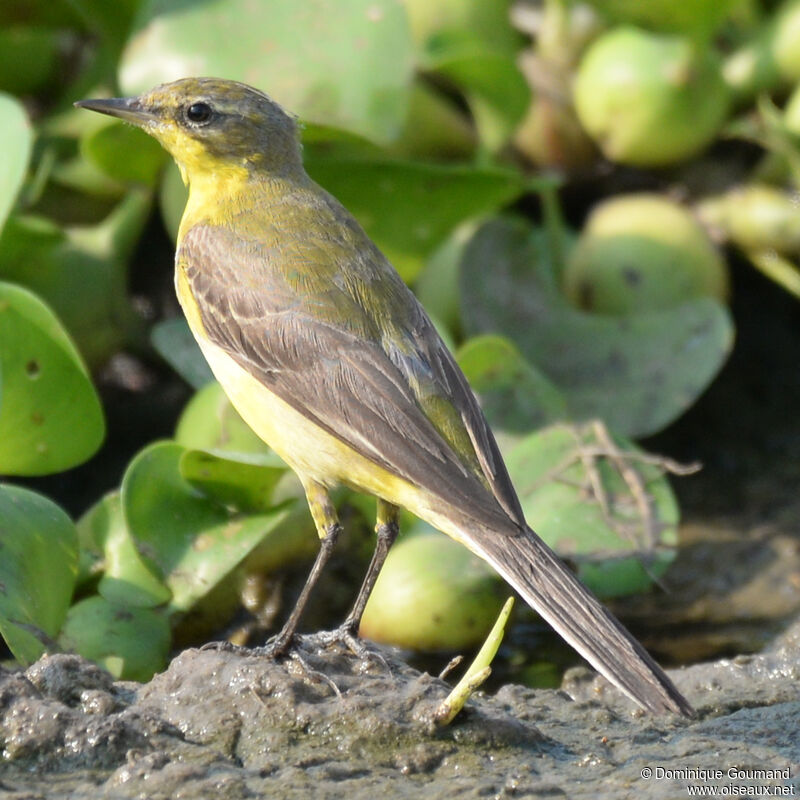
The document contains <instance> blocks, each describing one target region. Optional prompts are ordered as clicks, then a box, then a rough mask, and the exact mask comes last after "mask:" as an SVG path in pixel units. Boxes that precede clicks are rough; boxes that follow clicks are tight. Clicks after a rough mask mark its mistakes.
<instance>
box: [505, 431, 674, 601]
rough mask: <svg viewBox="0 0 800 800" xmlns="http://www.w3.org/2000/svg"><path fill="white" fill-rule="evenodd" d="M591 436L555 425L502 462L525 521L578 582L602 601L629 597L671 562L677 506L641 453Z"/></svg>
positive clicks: (621, 443)
mask: <svg viewBox="0 0 800 800" xmlns="http://www.w3.org/2000/svg"><path fill="white" fill-rule="evenodd" d="M596 431H597V429H596V428H595V427H594V426H592V425H589V426H585V427H582V428H576V427H571V426H567V425H554V426H552V427H550V428H547V429H545V430H543V431H539V432H537V433H534V434H531V435H530V436H529V437H527V438H526V439H524V440H523V441H521V442H520V443H519V444H518V445H517V447H515V448H514V449H513V450H512V451H511V452H510V453H509V455H508V457H507V459H506V465H507V467H508V471H509V474H510V476H511V479H512V481H513V482H514V485H515V486H516V488H517V491H518V492H519V497H520V502H521V503H522V508H523V511H524V512H525V518H526V519H527V520H528V522H529V523H530V524H531V525H532V527H533V528H534V530H535V531H536V532H537V533H538V534H539V536H541V537H542V538H543V539H544V540H545V541H546V542H547V543H548V544H549V545H550V546H551V547H552V548H553V549H554V550H555V551H556V552H557V553H559V555H561V556H563V557H565V558H568V559H569V560H570V561H572V562H574V563H576V564H577V566H578V574H579V576H580V578H581V580H582V581H583V582H584V583H586V584H587V585H588V586H589V587H590V588H591V589H592V590H593V591H594V592H596V593H597V594H598V595H600V596H603V597H612V596H618V595H624V594H632V593H635V592H639V591H643V590H645V589H647V588H648V587H649V586H650V585H651V583H652V582H653V579H654V578H655V577H658V576H660V575H662V574H663V573H664V571H665V570H666V568H667V566H668V565H669V564H670V562H671V561H672V560H673V558H674V556H675V551H674V546H675V544H676V543H677V524H678V506H677V503H676V501H675V497H674V495H673V494H672V490H671V489H670V486H669V483H668V482H667V480H666V478H665V477H664V476H663V474H662V471H661V470H660V469H658V467H657V466H656V465H655V464H653V463H648V457H646V456H645V455H644V454H643V452H642V451H641V450H639V449H638V448H636V447H635V446H634V445H633V444H631V443H630V442H629V441H626V440H624V439H622V438H620V437H615V438H614V439H611V437H606V436H598V434H597V432H596ZM602 432H603V431H601V433H602ZM608 442H611V447H610V448H609V447H608V446H607V443H608ZM624 470H627V471H628V474H629V475H631V474H633V475H635V477H636V479H637V480H638V486H639V488H638V489H634V488H632V487H631V486H630V485H629V484H628V483H626V481H625V479H624V477H623V472H624ZM590 473H591V474H590Z"/></svg>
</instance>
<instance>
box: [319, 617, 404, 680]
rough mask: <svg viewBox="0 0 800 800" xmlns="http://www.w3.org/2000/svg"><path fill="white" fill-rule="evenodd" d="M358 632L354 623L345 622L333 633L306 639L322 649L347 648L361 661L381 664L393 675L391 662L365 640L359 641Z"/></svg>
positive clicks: (324, 632)
mask: <svg viewBox="0 0 800 800" xmlns="http://www.w3.org/2000/svg"><path fill="white" fill-rule="evenodd" d="M357 631H358V628H357V627H356V626H355V625H354V624H353V623H351V622H349V621H345V622H344V624H342V625H340V626H339V627H338V628H335V629H334V630H332V631H319V632H318V633H313V634H310V635H309V636H307V637H305V638H307V639H308V640H309V641H311V642H313V643H314V644H316V645H319V646H321V647H330V646H331V645H339V646H343V647H346V648H347V649H348V650H349V651H350V652H351V653H352V654H353V655H354V656H355V657H356V658H357V659H359V660H360V661H362V662H375V663H377V664H380V666H381V667H383V668H385V669H386V671H387V672H389V673H390V674H391V671H392V670H391V667H390V666H389V662H388V661H387V660H386V659H385V658H384V657H383V655H382V654H381V653H380V652H379V651H378V650H376V649H375V648H373V647H370V646H369V644H368V643H367V642H365V641H364V640H363V639H359V638H358V632H357Z"/></svg>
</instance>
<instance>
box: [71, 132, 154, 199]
mask: <svg viewBox="0 0 800 800" xmlns="http://www.w3.org/2000/svg"><path fill="white" fill-rule="evenodd" d="M81 154H82V155H83V156H84V158H86V159H88V160H89V161H91V162H92V163H93V164H94V165H95V166H96V167H98V168H99V169H101V170H102V171H103V172H104V173H105V174H106V175H108V176H109V177H110V178H113V179H114V180H117V181H122V182H133V183H140V184H142V185H143V186H153V185H155V182H156V178H157V177H158V174H159V172H160V171H161V167H162V166H163V165H164V162H165V161H166V158H167V155H166V152H165V151H164V149H163V148H162V147H161V145H160V144H159V143H158V142H157V141H156V140H155V139H153V138H152V137H150V136H147V135H146V134H144V133H143V132H142V131H140V130H137V129H136V128H134V127H132V126H130V125H125V124H124V123H122V122H119V121H118V120H110V121H109V122H108V124H106V125H104V126H103V127H101V128H97V129H93V130H91V131H89V132H88V133H87V135H86V136H84V137H83V138H82V139H81Z"/></svg>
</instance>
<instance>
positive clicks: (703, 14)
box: [589, 0, 737, 35]
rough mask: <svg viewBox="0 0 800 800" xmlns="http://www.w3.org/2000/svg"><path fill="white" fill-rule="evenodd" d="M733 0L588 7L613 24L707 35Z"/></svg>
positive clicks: (610, 2)
mask: <svg viewBox="0 0 800 800" xmlns="http://www.w3.org/2000/svg"><path fill="white" fill-rule="evenodd" d="M735 2H737V0H692V2H691V3H675V2H672V0H648V2H646V3H642V2H640V0H589V5H592V6H594V7H595V8H596V9H597V10H598V11H600V12H601V13H602V14H604V15H605V16H606V17H608V19H609V20H611V21H612V22H614V23H617V24H622V25H638V26H641V27H643V28H649V29H651V30H655V31H665V32H669V33H684V34H698V35H710V34H711V33H712V32H713V31H714V30H715V29H716V28H717V27H718V26H719V25H720V23H721V22H722V21H723V20H724V19H725V17H726V16H728V14H730V12H731V9H732V8H733V5H734V3H735Z"/></svg>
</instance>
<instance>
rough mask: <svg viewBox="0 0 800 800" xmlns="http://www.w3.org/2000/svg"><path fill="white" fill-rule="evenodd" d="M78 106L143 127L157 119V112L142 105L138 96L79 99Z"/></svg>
mask: <svg viewBox="0 0 800 800" xmlns="http://www.w3.org/2000/svg"><path fill="white" fill-rule="evenodd" d="M75 107H76V108H88V109H89V110H90V111H98V112H99V113H101V114H108V115H109V116H111V117H119V119H122V120H125V122H130V123H131V124H132V125H138V126H139V127H140V128H143V127H144V126H145V125H146V124H147V123H148V122H154V121H156V120H157V117H156V116H155V114H153V113H152V112H151V111H148V110H147V109H145V108H143V107H142V104H141V102H140V101H139V98H138V97H112V98H109V99H107V100H78V102H77V103H75Z"/></svg>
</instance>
